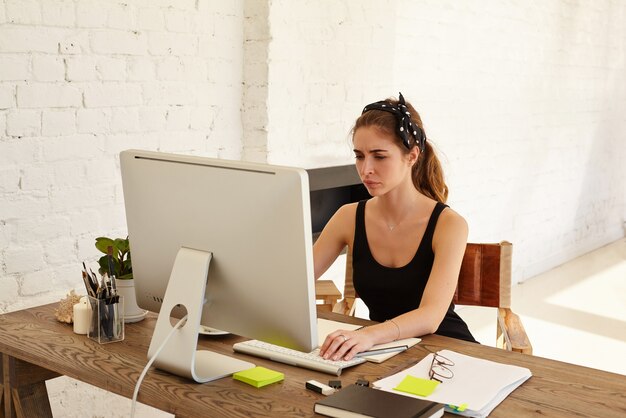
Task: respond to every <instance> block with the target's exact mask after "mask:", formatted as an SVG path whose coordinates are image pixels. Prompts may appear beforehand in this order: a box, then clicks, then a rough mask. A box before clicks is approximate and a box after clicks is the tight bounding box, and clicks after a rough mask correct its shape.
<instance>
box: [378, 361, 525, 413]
mask: <svg viewBox="0 0 626 418" xmlns="http://www.w3.org/2000/svg"><path fill="white" fill-rule="evenodd" d="M438 354H441V355H442V356H445V357H446V358H448V359H450V360H452V361H453V362H454V366H450V369H451V370H452V371H453V373H454V375H453V376H452V377H451V378H449V379H442V380H443V381H442V383H441V384H438V385H436V387H435V388H434V390H433V391H432V393H430V395H428V396H419V395H417V394H416V393H410V392H411V390H410V386H409V390H408V391H407V389H406V387H407V386H406V381H404V380H405V378H406V377H407V376H412V377H414V378H416V379H417V380H423V379H429V376H428V372H429V369H430V365H431V363H432V357H433V354H429V355H427V356H426V357H425V358H424V359H423V360H422V361H420V362H419V363H417V364H416V365H414V366H412V367H409V368H407V369H405V370H403V371H401V372H399V373H396V374H394V375H392V376H389V377H386V378H384V379H381V380H378V381H376V382H374V383H373V386H374V387H376V388H378V389H382V390H385V391H388V392H394V393H400V394H403V395H406V396H412V397H415V398H419V399H427V400H430V401H434V402H439V403H443V404H446V405H447V406H446V411H447V412H452V413H455V414H459V415H464V416H468V417H486V416H488V415H489V413H491V411H492V410H493V409H494V408H495V407H496V406H498V404H500V402H502V401H503V400H504V399H505V398H506V397H507V396H508V395H509V394H510V393H511V392H513V391H514V390H515V389H516V388H517V387H519V386H520V385H521V384H522V383H524V382H525V381H526V380H527V379H528V378H530V377H531V375H532V373H531V372H530V370H529V369H527V368H524V367H518V366H512V365H508V364H502V363H496V362H494V361H490V360H484V359H480V358H476V357H471V356H466V355H464V354H459V353H456V352H454V351H450V350H442V351H439V352H438ZM401 383H404V389H400V390H398V387H399V386H400V384H401Z"/></svg>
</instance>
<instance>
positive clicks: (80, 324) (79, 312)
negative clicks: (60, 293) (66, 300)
mask: <svg viewBox="0 0 626 418" xmlns="http://www.w3.org/2000/svg"><path fill="white" fill-rule="evenodd" d="M90 319H91V306H90V305H89V301H88V300H87V297H86V296H85V297H82V298H81V299H80V302H78V303H77V304H76V305H74V332H75V333H76V334H87V332H88V331H89V320H90Z"/></svg>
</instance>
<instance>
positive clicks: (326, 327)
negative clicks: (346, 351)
mask: <svg viewBox="0 0 626 418" xmlns="http://www.w3.org/2000/svg"><path fill="white" fill-rule="evenodd" d="M359 328H361V326H360V325H354V324H346V323H344V322H337V321H330V320H328V319H322V318H317V336H318V342H319V344H320V346H321V345H322V343H323V342H324V340H325V339H326V336H327V335H328V334H330V333H331V332H334V331H337V330H338V329H346V330H350V331H353V330H356V329H359ZM420 341H422V340H421V339H420V338H404V339H402V340H397V341H390V342H388V343H384V344H377V345H375V346H374V347H372V348H371V350H374V349H378V348H388V347H396V346H401V345H406V346H407V348H411V347H413V346H414V345H415V344H417V343H419V342H420ZM400 353H401V351H396V352H392V353H385V354H376V355H369V356H364V357H363V358H364V359H366V360H367V361H371V362H373V363H382V362H383V361H385V360H387V359H389V358H391V357H393V356H395V355H396V354H400Z"/></svg>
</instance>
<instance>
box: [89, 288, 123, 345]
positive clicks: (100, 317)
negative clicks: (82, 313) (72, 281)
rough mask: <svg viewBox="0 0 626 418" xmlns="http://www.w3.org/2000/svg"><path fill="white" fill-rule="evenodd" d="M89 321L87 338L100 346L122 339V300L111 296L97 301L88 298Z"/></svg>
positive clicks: (96, 299) (120, 297)
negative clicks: (89, 308)
mask: <svg viewBox="0 0 626 418" xmlns="http://www.w3.org/2000/svg"><path fill="white" fill-rule="evenodd" d="M89 303H90V304H91V321H90V322H89V333H88V337H89V338H90V339H92V340H94V341H97V342H98V343H100V344H106V343H112V342H115V341H122V340H123V339H124V298H123V297H122V296H112V297H109V298H103V299H98V298H94V297H89Z"/></svg>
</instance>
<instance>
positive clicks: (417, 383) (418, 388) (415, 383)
mask: <svg viewBox="0 0 626 418" xmlns="http://www.w3.org/2000/svg"><path fill="white" fill-rule="evenodd" d="M437 385H439V382H437V381H436V380H429V379H420V378H419V377H414V376H410V375H406V377H405V378H404V379H403V380H402V382H400V383H399V384H398V386H396V387H395V388H393V389H394V390H398V391H400V392H406V393H410V394H413V395H418V396H428V395H430V394H431V393H433V391H434V390H435V388H436V387H437Z"/></svg>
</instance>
